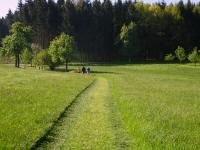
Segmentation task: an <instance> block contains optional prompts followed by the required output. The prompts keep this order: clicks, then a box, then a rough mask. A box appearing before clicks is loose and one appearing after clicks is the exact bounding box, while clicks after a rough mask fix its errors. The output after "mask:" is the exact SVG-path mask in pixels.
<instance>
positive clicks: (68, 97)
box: [0, 65, 93, 149]
mask: <svg viewBox="0 0 200 150" xmlns="http://www.w3.org/2000/svg"><path fill="white" fill-rule="evenodd" d="M92 81H93V78H92V77H90V76H85V77H83V76H80V75H77V74H72V73H69V74H67V75H66V74H65V73H62V72H60V73H59V72H49V71H38V70H31V69H28V70H24V69H14V68H13V67H11V66H7V65H6V66H5V65H0V119H1V121H0V149H14V148H15V149H29V148H30V147H31V146H32V145H33V144H34V143H35V142H36V141H37V140H38V139H39V138H40V137H41V136H43V134H45V132H46V131H47V130H48V129H49V127H50V126H51V125H52V124H53V122H54V121H56V120H57V118H58V117H59V115H60V113H61V112H62V111H64V109H65V107H67V106H68V105H69V104H70V103H71V102H72V101H73V99H74V98H75V97H76V95H77V94H78V93H80V92H81V91H82V90H83V89H84V88H85V87H86V86H88V85H89V84H90V83H91V82H92Z"/></svg>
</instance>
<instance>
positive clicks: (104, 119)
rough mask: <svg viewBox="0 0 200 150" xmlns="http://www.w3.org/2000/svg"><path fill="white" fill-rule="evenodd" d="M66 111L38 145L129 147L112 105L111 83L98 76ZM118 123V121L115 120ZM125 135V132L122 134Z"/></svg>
mask: <svg viewBox="0 0 200 150" xmlns="http://www.w3.org/2000/svg"><path fill="white" fill-rule="evenodd" d="M75 101H76V102H75V103H74V104H73V105H72V106H71V107H70V108H69V110H67V111H66V112H65V114H64V115H63V119H62V121H60V122H58V123H57V125H56V127H55V128H54V129H52V131H51V133H50V134H49V135H48V136H47V137H46V139H45V140H44V141H43V142H42V143H41V144H40V145H38V146H39V147H36V149H101V150H103V149H120V146H122V147H123V148H125V147H127V148H128V144H127V143H126V141H123V140H126V138H122V140H121V139H118V137H116V136H119V133H122V132H121V131H122V130H119V133H117V132H118V129H117V128H119V129H120V125H119V123H116V122H115V121H117V120H116V117H115V116H114V109H113V108H111V107H112V104H111V103H110V92H109V85H108V82H107V80H106V79H104V78H97V79H96V81H95V82H94V83H93V85H91V86H90V87H89V88H88V89H87V90H86V91H85V92H84V93H82V94H81V95H80V96H79V97H78V98H77V100H75ZM115 123H116V124H115ZM120 136H121V137H123V135H120Z"/></svg>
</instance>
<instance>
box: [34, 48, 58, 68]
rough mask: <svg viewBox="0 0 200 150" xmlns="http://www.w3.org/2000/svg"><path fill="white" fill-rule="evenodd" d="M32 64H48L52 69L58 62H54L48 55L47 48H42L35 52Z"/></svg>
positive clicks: (42, 65)
mask: <svg viewBox="0 0 200 150" xmlns="http://www.w3.org/2000/svg"><path fill="white" fill-rule="evenodd" d="M34 64H35V65H36V66H39V68H40V67H42V68H43V67H44V65H48V66H49V68H50V69H51V70H54V69H55V67H56V66H58V65H59V62H56V63H54V62H53V61H52V58H51V55H49V53H48V50H42V51H40V52H38V53H37V55H36V57H35V59H34Z"/></svg>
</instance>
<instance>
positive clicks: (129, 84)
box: [0, 64, 200, 149]
mask: <svg viewBox="0 0 200 150" xmlns="http://www.w3.org/2000/svg"><path fill="white" fill-rule="evenodd" d="M91 68H92V70H94V72H95V73H94V74H92V75H90V76H88V75H84V76H83V75H81V74H76V73H64V72H50V71H38V70H31V69H27V70H23V69H14V68H12V67H10V66H7V65H0V108H1V109H0V119H1V122H0V149H3V148H6V149H13V148H14V147H15V148H16V149H22V148H24V149H29V148H30V147H32V146H33V145H34V144H35V143H36V142H37V141H38V140H39V139H41V137H44V135H45V134H46V133H49V134H47V135H45V136H46V137H45V138H44V139H42V140H41V141H40V142H41V143H40V144H39V145H37V146H36V147H35V148H34V149H73V148H74V149H200V140H199V139H200V109H199V108H200V68H199V67H193V66H190V65H177V64H171V65H167V64H135V65H114V64H113V65H95V66H92V67H91ZM94 79H95V81H94ZM93 81H94V82H93ZM92 82H93V83H92ZM91 83H92V85H90V84H91ZM88 85H90V86H89V87H88ZM86 87H88V88H87V89H86ZM84 89H85V90H84ZM83 90H84V91H83ZM77 95H78V96H77ZM74 101H75V102H74ZM71 102H74V103H73V105H70V104H71ZM69 105H70V107H69V108H68V109H65V108H66V107H67V106H69ZM62 112H64V115H63V116H62V118H61V119H60V122H54V121H55V120H56V119H58V117H59V114H60V113H62ZM52 124H53V125H54V128H50V127H51V126H52ZM48 129H49V130H51V132H47V130H48ZM50 133H51V134H50Z"/></svg>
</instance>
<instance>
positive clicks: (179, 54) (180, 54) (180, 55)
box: [175, 46, 186, 63]
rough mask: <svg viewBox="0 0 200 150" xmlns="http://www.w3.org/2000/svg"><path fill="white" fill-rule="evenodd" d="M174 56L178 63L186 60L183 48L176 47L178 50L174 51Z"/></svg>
mask: <svg viewBox="0 0 200 150" xmlns="http://www.w3.org/2000/svg"><path fill="white" fill-rule="evenodd" d="M175 54H176V57H177V58H178V60H179V61H180V63H182V62H183V61H184V60H185V59H186V55H185V50H184V48H183V47H180V46H178V48H177V49H176V50H175Z"/></svg>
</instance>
